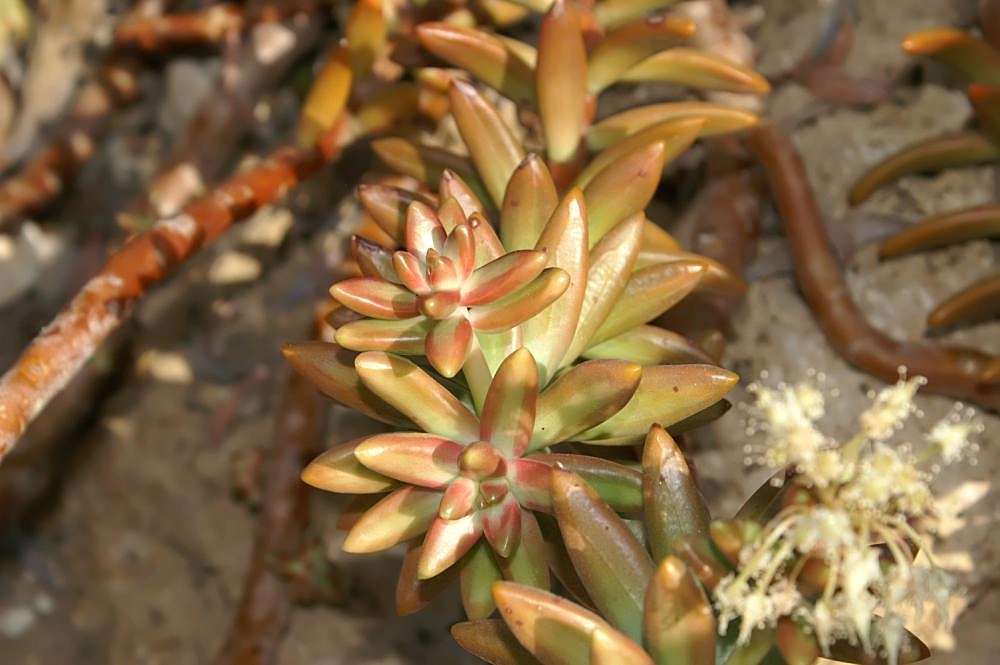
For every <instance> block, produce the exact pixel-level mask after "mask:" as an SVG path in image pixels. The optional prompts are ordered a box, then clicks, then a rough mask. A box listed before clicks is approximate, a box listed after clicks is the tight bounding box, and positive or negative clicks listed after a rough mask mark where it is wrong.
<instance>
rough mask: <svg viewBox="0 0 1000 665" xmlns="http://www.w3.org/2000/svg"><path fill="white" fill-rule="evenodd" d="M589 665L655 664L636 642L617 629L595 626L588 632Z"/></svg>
mask: <svg viewBox="0 0 1000 665" xmlns="http://www.w3.org/2000/svg"><path fill="white" fill-rule="evenodd" d="M590 665H655V664H654V663H653V660H652V659H651V658H650V657H649V654H647V653H646V652H645V651H643V650H642V647H640V646H639V645H638V644H636V643H635V642H633V641H632V640H631V639H629V637H628V636H627V635H625V634H624V633H619V632H618V631H617V630H607V629H604V628H595V629H594V632H592V633H591V634H590Z"/></svg>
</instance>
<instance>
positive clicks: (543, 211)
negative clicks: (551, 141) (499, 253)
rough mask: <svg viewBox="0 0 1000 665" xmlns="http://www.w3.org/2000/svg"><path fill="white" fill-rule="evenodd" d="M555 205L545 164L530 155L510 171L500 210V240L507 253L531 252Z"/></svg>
mask: <svg viewBox="0 0 1000 665" xmlns="http://www.w3.org/2000/svg"><path fill="white" fill-rule="evenodd" d="M558 203H559V196H558V194H557V193H556V186H555V183H554V182H553V181H552V175H551V174H550V173H549V169H548V167H546V166H545V161H544V160H543V159H542V158H541V157H539V156H538V155H536V154H534V153H532V154H530V155H528V156H527V157H525V158H524V161H522V162H521V163H520V164H519V165H518V167H517V168H516V169H515V170H514V173H513V175H511V177H510V182H509V183H508V184H507V191H506V192H505V194H504V198H503V205H502V206H501V209H500V238H501V240H503V245H504V247H506V248H507V251H510V252H513V251H517V250H519V249H533V248H534V247H535V245H536V244H537V243H538V238H539V237H540V236H541V235H542V230H543V229H544V228H545V223H546V222H547V221H548V219H549V218H550V217H551V216H552V213H553V212H554V211H555V209H556V206H557V205H558Z"/></svg>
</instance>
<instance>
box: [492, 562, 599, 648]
mask: <svg viewBox="0 0 1000 665" xmlns="http://www.w3.org/2000/svg"><path fill="white" fill-rule="evenodd" d="M493 598H494V600H496V603H497V607H499V608H500V616H501V617H502V618H503V620H504V621H505V622H506V623H507V627H508V628H509V629H510V630H511V632H512V633H514V637H516V638H517V640H518V642H520V643H521V645H522V646H523V647H524V648H525V649H527V650H528V651H529V652H530V653H531V654H532V655H533V656H535V658H538V659H539V660H540V661H542V662H543V663H545V665H588V664H589V663H590V635H591V633H593V631H594V630H595V629H596V628H598V627H604V628H607V629H609V630H610V629H611V626H609V625H608V624H607V622H605V621H604V620H603V619H602V618H600V617H599V616H597V615H596V614H594V613H593V612H591V611H589V610H586V609H584V608H583V607H580V606H579V605H577V604H575V603H573V602H571V601H569V600H566V599H565V598H560V597H559V596H557V595H555V594H552V593H549V592H548V591H542V590H541V589H535V588H533V587H529V586H524V585H522V584H517V583H514V582H497V583H496V584H494V585H493Z"/></svg>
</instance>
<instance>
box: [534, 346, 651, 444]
mask: <svg viewBox="0 0 1000 665" xmlns="http://www.w3.org/2000/svg"><path fill="white" fill-rule="evenodd" d="M641 378H642V367H640V366H639V365H636V364H633V363H627V362H621V361H618V360H596V361H589V362H584V363H581V364H579V365H577V366H575V367H571V368H570V369H568V370H567V371H566V372H564V373H562V374H560V375H559V377H558V378H557V379H556V380H555V381H553V382H552V384H551V385H550V386H548V387H547V388H546V389H545V390H544V391H543V392H542V394H541V396H540V397H539V399H538V412H537V415H536V417H535V428H534V434H533V435H532V437H531V445H530V446H529V448H528V449H529V450H538V449H540V448H544V447H546V446H552V445H555V444H557V443H561V442H563V441H571V440H572V439H573V437H575V436H576V435H577V434H579V433H580V432H583V431H585V430H587V429H590V428H591V427H595V426H596V425H598V424H600V423H602V422H604V421H605V420H607V419H608V418H610V417H611V416H613V415H614V414H616V413H618V412H619V411H621V410H622V408H624V406H625V405H626V404H628V402H629V400H630V399H632V395H633V394H635V391H636V389H637V388H638V387H639V382H640V380H641Z"/></svg>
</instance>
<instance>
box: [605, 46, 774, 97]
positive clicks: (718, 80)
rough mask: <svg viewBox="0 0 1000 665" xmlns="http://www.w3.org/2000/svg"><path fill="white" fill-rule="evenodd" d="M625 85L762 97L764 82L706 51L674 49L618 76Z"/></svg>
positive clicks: (767, 86)
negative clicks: (651, 84)
mask: <svg viewBox="0 0 1000 665" xmlns="http://www.w3.org/2000/svg"><path fill="white" fill-rule="evenodd" d="M621 80H622V81H626V82H629V83H645V82H653V81H655V82H658V83H670V84H672V85H682V86H687V87H691V88H701V89H705V90H721V91H726V92H736V93H744V94H752V95H764V94H767V93H768V92H769V91H770V90H771V84H770V83H768V82H767V79H766V78H764V77H763V76H761V75H760V74H758V73H757V72H755V71H754V70H753V69H750V68H749V67H746V66H744V65H741V64H740V63H738V62H734V61H733V60H730V59H729V58H727V57H725V56H721V55H716V54H714V53H709V52H708V51H700V50H698V49H692V48H684V47H677V48H672V49H669V50H667V51H662V52H660V53H657V54H656V55H653V56H651V57H649V58H646V59H645V60H643V61H642V62H640V63H639V64H637V65H636V66H635V67H633V68H632V69H630V70H628V71H627V72H625V73H624V74H622V76H621Z"/></svg>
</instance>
